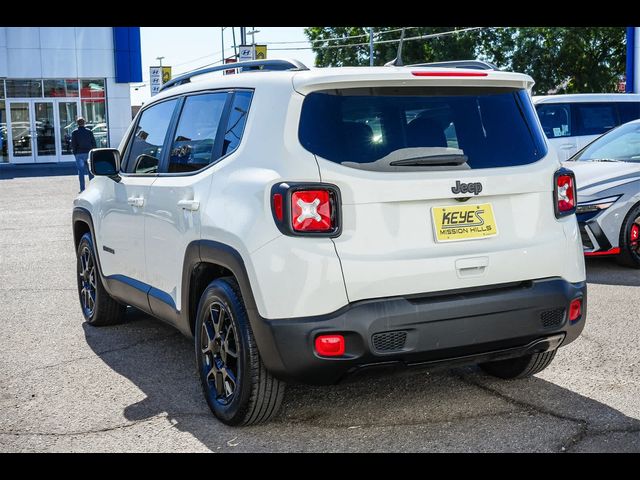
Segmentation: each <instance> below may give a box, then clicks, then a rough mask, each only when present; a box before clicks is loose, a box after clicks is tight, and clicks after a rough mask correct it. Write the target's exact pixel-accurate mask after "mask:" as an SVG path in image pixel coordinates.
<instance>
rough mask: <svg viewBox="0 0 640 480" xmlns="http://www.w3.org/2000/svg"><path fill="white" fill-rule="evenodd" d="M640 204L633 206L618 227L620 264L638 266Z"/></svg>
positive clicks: (639, 255) (618, 257) (639, 261)
mask: <svg viewBox="0 0 640 480" xmlns="http://www.w3.org/2000/svg"><path fill="white" fill-rule="evenodd" d="M639 235H640V204H639V205H636V206H635V207H633V208H632V209H631V210H630V211H629V213H628V214H627V216H626V217H625V219H624V221H623V222H622V227H620V243H619V245H620V255H618V256H617V258H616V260H617V262H618V263H619V264H620V265H624V266H625V267H631V268H640V237H639Z"/></svg>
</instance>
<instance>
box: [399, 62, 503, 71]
mask: <svg viewBox="0 0 640 480" xmlns="http://www.w3.org/2000/svg"><path fill="white" fill-rule="evenodd" d="M407 67H443V68H470V69H473V70H500V69H499V68H498V67H496V66H495V65H494V64H493V63H489V62H484V61H482V60H454V61H450V62H431V63H416V64H413V65H407Z"/></svg>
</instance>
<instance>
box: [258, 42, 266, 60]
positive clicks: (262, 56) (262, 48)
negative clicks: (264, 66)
mask: <svg viewBox="0 0 640 480" xmlns="http://www.w3.org/2000/svg"><path fill="white" fill-rule="evenodd" d="M255 55H256V60H266V58H267V46H266V45H256V49H255Z"/></svg>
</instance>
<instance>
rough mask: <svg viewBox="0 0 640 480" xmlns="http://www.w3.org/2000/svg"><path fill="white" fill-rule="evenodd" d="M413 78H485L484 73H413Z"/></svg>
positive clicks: (485, 74)
mask: <svg viewBox="0 0 640 480" xmlns="http://www.w3.org/2000/svg"><path fill="white" fill-rule="evenodd" d="M411 75H413V76H414V77H486V76H487V73H486V72H425V71H413V72H411Z"/></svg>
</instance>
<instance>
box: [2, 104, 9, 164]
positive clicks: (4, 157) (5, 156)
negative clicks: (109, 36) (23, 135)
mask: <svg viewBox="0 0 640 480" xmlns="http://www.w3.org/2000/svg"><path fill="white" fill-rule="evenodd" d="M8 161H9V152H8V151H7V110H6V108H5V104H4V100H0V163H5V162H8Z"/></svg>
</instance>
